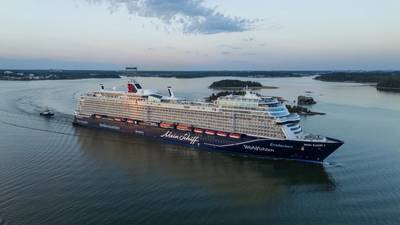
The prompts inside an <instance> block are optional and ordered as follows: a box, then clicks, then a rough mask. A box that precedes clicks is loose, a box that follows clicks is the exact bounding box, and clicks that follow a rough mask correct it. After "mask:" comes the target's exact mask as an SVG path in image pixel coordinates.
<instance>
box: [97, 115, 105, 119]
mask: <svg viewBox="0 0 400 225" xmlns="http://www.w3.org/2000/svg"><path fill="white" fill-rule="evenodd" d="M95 117H96V119H101V118H103V117H102V116H100V115H96V116H95Z"/></svg>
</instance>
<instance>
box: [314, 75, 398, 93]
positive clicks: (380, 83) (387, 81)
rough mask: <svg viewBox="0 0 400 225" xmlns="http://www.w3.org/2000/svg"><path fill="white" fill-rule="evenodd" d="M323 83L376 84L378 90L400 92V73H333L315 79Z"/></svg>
mask: <svg viewBox="0 0 400 225" xmlns="http://www.w3.org/2000/svg"><path fill="white" fill-rule="evenodd" d="M315 79H316V80H321V81H332V82H357V83H374V84H376V88H377V89H378V90H393V91H395V90H399V91H400V71H370V72H332V73H327V74H323V75H319V76H317V77H316V78H315Z"/></svg>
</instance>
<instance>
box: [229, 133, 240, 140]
mask: <svg viewBox="0 0 400 225" xmlns="http://www.w3.org/2000/svg"><path fill="white" fill-rule="evenodd" d="M229 137H230V138H235V139H240V134H235V133H231V134H229Z"/></svg>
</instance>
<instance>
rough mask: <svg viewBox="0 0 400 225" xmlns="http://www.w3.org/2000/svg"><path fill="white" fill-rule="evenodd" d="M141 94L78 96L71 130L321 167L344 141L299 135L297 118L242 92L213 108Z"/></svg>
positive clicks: (131, 86)
mask: <svg viewBox="0 0 400 225" xmlns="http://www.w3.org/2000/svg"><path fill="white" fill-rule="evenodd" d="M168 92H169V96H162V95H160V94H158V92H156V91H151V90H145V89H143V88H142V86H141V85H140V84H139V83H137V82H136V81H130V82H128V87H127V91H109V90H104V86H102V88H101V89H100V90H99V91H94V92H91V93H88V94H84V95H82V96H81V97H80V100H79V105H78V108H77V110H76V112H75V118H74V121H73V124H74V125H77V126H86V127H92V128H102V129H108V130H114V131H119V132H124V133H130V134H134V135H139V136H144V137H148V138H153V139H158V140H162V141H166V142H169V143H174V144H183V145H186V146H191V147H194V148H199V149H207V150H210V151H223V152H228V153H235V154H236V153H238V154H245V155H251V156H258V157H268V158H274V159H290V160H299V161H307V162H322V161H323V160H324V159H325V158H327V157H328V156H329V155H330V154H331V153H333V152H334V151H335V150H336V149H338V148H339V147H340V146H341V145H342V144H343V142H342V141H340V140H337V139H333V138H329V137H323V136H319V135H311V134H307V133H305V132H303V130H302V128H301V126H300V124H299V122H300V116H299V115H297V114H291V113H289V112H288V110H287V108H286V106H284V105H283V104H282V103H281V102H280V101H278V100H277V99H276V98H274V97H266V96H260V95H258V94H255V93H252V92H250V91H247V92H246V94H245V95H244V96H237V95H229V96H225V97H220V98H218V99H217V100H216V101H214V102H212V103H206V102H193V101H187V100H185V99H180V98H177V97H175V95H174V93H173V90H172V88H171V87H168Z"/></svg>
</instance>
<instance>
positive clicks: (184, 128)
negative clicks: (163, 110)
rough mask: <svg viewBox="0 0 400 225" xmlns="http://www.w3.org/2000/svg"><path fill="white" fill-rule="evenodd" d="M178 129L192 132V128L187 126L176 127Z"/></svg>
mask: <svg viewBox="0 0 400 225" xmlns="http://www.w3.org/2000/svg"><path fill="white" fill-rule="evenodd" d="M176 129H178V130H181V131H192V127H191V126H188V125H185V124H179V125H178V126H176Z"/></svg>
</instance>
